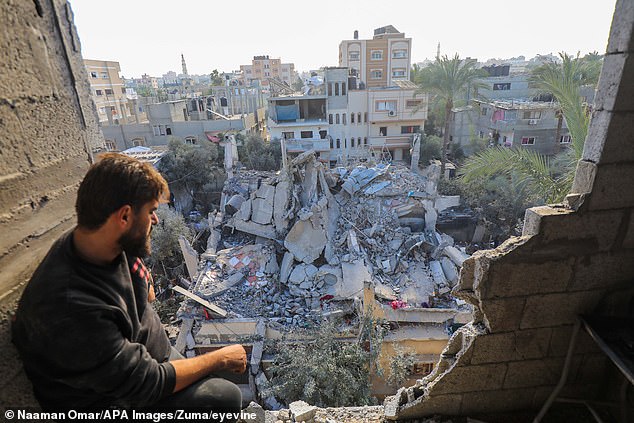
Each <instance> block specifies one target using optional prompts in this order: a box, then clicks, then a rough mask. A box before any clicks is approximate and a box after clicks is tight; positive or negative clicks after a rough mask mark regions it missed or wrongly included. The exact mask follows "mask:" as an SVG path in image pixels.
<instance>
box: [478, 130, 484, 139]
mask: <svg viewBox="0 0 634 423" xmlns="http://www.w3.org/2000/svg"><path fill="white" fill-rule="evenodd" d="M478 137H479V138H480V139H483V138H484V131H478Z"/></svg>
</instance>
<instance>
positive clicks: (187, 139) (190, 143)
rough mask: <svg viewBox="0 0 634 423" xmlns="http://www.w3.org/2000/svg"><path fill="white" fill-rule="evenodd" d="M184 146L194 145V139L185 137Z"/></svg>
mask: <svg viewBox="0 0 634 423" xmlns="http://www.w3.org/2000/svg"><path fill="white" fill-rule="evenodd" d="M185 144H189V145H196V137H186V138H185Z"/></svg>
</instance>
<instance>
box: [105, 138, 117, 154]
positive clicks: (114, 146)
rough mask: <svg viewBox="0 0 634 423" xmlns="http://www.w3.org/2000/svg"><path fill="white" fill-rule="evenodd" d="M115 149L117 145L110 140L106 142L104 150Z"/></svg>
mask: <svg viewBox="0 0 634 423" xmlns="http://www.w3.org/2000/svg"><path fill="white" fill-rule="evenodd" d="M116 149H117V143H115V142H114V141H112V140H106V150H108V151H114V150H116Z"/></svg>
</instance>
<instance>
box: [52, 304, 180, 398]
mask: <svg viewBox="0 0 634 423" xmlns="http://www.w3.org/2000/svg"><path fill="white" fill-rule="evenodd" d="M116 319H117V312H116V311H114V310H108V309H101V310H100V309H97V310H87V311H82V312H75V313H73V314H72V315H70V316H67V317H65V318H63V319H61V320H59V321H58V322H57V323H56V324H55V325H54V327H53V328H52V330H50V331H47V334H46V335H45V334H40V336H42V341H43V344H42V345H41V346H42V348H43V350H42V360H43V362H42V366H43V367H42V370H44V371H50V376H52V377H53V378H55V379H56V380H57V381H58V382H61V383H63V384H66V385H69V386H71V387H73V388H75V389H80V390H83V391H86V390H87V391H91V392H94V393H95V394H98V395H100V396H104V397H110V398H112V399H113V400H114V401H116V403H119V404H122V405H125V406H135V407H143V406H147V405H151V404H154V403H156V402H158V401H159V400H160V399H161V398H163V397H165V396H167V395H169V394H171V393H172V392H173V390H174V386H175V383H176V374H175V371H174V367H173V366H172V365H171V364H170V363H169V362H165V363H159V362H158V361H157V360H155V359H154V358H153V357H152V356H151V355H150V354H149V352H148V351H147V349H146V348H145V346H144V345H142V344H139V343H134V342H130V341H129V340H128V339H126V337H125V336H124V334H122V333H121V332H120V330H119V327H118V326H117V324H116Z"/></svg>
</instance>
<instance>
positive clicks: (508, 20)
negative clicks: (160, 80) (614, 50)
mask: <svg viewBox="0 0 634 423" xmlns="http://www.w3.org/2000/svg"><path fill="white" fill-rule="evenodd" d="M70 3H71V6H72V9H73V11H74V13H75V25H76V26H77V30H78V32H79V36H80V38H81V44H82V54H83V56H84V58H87V59H101V60H114V61H118V62H120V63H121V74H122V75H123V76H125V77H127V78H130V77H139V76H141V74H143V73H148V74H150V75H152V76H161V75H162V74H164V73H166V72H167V71H169V70H173V71H175V72H177V73H180V72H181V61H180V55H181V53H183V54H184V55H185V60H186V61H187V68H188V71H189V73H191V74H203V73H210V72H211V71H212V70H213V69H218V70H220V71H231V70H234V69H238V68H239V65H241V64H249V63H250V62H251V59H252V58H253V56H255V55H267V54H268V55H269V56H270V57H271V58H273V57H281V59H282V61H283V62H292V63H295V68H296V69H297V70H299V71H304V70H310V69H317V68H320V67H322V66H336V65H337V64H338V55H339V42H340V41H341V40H344V39H352V34H353V32H354V30H355V29H356V30H358V31H359V38H361V39H368V38H372V34H373V30H374V29H375V28H378V27H381V26H385V25H393V26H394V27H396V28H397V29H398V30H399V31H401V32H404V33H405V36H406V37H411V38H412V63H415V62H419V61H422V60H424V59H425V58H433V57H435V54H436V46H437V44H438V42H440V44H441V52H442V54H449V55H452V54H453V53H456V52H457V53H458V54H459V55H460V56H461V57H467V56H468V57H473V58H477V59H479V60H482V61H484V60H486V59H489V58H509V57H514V56H519V55H524V56H526V58H531V57H533V56H535V55H536V54H538V53H539V54H547V53H557V52H560V51H566V52H568V53H576V52H577V51H581V53H582V54H585V53H587V52H590V51H595V50H596V51H598V52H600V53H604V52H605V49H606V45H607V39H608V33H609V29H610V23H611V21H612V14H613V12H614V4H615V3H616V0H521V1H518V0H506V1H504V0H477V1H476V0H434V1H429V0H414V1H410V0H401V1H395V0H363V1H357V0H354V1H343V0H319V1H312V2H311V1H301V0H280V1H272V0H269V1H266V0H264V1H262V0H259V1H251V0H242V1H221V0H173V1H166V0H107V1H95V0H70Z"/></svg>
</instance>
